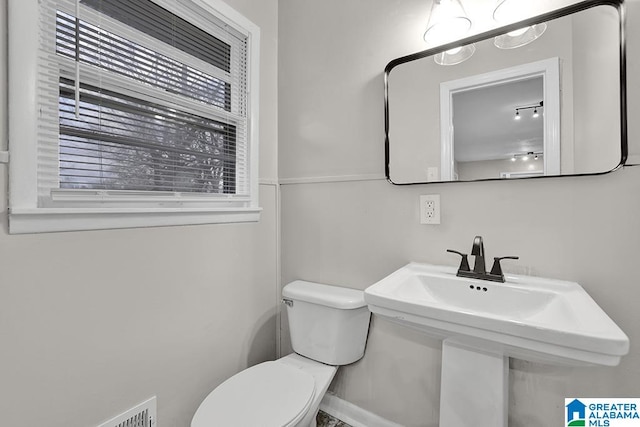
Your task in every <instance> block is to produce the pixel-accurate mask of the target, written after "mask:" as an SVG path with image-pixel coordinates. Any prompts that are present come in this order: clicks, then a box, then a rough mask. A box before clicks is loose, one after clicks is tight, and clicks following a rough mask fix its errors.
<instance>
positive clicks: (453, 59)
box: [424, 0, 476, 65]
mask: <svg viewBox="0 0 640 427" xmlns="http://www.w3.org/2000/svg"><path fill="white" fill-rule="evenodd" d="M469 29H471V20H470V19H469V17H468V16H467V14H466V12H465V11H464V8H463V7H462V3H460V0H433V4H432V5H431V13H430V14H429V21H428V22H427V30H426V31H425V33H424V41H425V42H427V43H429V44H431V45H434V46H437V45H441V44H445V43H448V42H451V41H454V40H457V39H460V38H462V37H463V36H464V35H465V34H466V33H467V32H468V31H469ZM475 51H476V48H475V45H474V44H473V43H472V44H469V45H466V46H460V47H456V48H453V49H449V50H447V51H445V52H442V53H439V54H437V55H435V56H434V61H435V62H436V64H439V65H455V64H459V63H461V62H463V61H466V60H467V59H469V58H471V56H472V55H473V53H474V52H475Z"/></svg>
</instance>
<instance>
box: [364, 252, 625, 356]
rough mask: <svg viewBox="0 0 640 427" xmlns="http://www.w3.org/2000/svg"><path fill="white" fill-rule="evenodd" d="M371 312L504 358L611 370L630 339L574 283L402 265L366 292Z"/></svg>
mask: <svg viewBox="0 0 640 427" xmlns="http://www.w3.org/2000/svg"><path fill="white" fill-rule="evenodd" d="M365 300H366V302H367V304H368V305H369V309H370V310H371V312H373V313H375V314H377V315H381V316H385V317H387V318H389V319H391V320H393V321H396V322H400V323H403V324H405V325H408V326H411V327H414V328H418V329H420V330H422V331H424V332H426V333H428V334H430V335H432V336H434V337H437V338H441V339H450V338H453V339H456V340H458V341H462V342H465V343H469V344H470V345H473V346H474V347H479V348H488V349H489V350H491V351H494V352H500V353H501V354H504V355H506V356H512V357H517V358H521V359H526V360H533V361H544V362H552V363H561V364H572V365H582V364H596V365H609V366H615V365H617V364H618V363H619V362H620V358H621V357H622V356H624V355H625V354H627V353H628V351H629V338H627V336H626V335H625V334H624V332H622V330H620V328H619V327H618V326H617V325H616V324H615V323H614V322H613V321H612V320H611V319H610V318H609V316H607V314H606V313H605V312H604V311H603V310H602V309H601V308H600V307H599V306H598V305H597V304H596V303H595V301H593V299H592V298H591V297H590V296H589V295H588V294H587V293H586V292H585V290H584V289H583V288H582V287H581V286H580V285H579V284H577V283H574V282H566V281H560V280H552V279H544V278H537V277H529V276H519V275H507V276H506V283H496V282H489V281H483V280H475V279H467V278H461V277H456V269H455V268H450V267H442V266H434V265H429V264H418V263H411V264H408V265H406V266H404V267H402V268H401V269H399V270H397V271H396V272H394V273H392V274H391V275H389V276H388V277H386V278H384V279H382V280H381V281H379V282H378V283H376V284H374V285H372V286H370V287H369V288H368V289H366V290H365Z"/></svg>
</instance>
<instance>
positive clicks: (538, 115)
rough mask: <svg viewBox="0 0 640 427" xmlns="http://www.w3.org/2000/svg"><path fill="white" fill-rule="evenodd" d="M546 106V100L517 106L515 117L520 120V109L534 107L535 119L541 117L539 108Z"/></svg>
mask: <svg viewBox="0 0 640 427" xmlns="http://www.w3.org/2000/svg"><path fill="white" fill-rule="evenodd" d="M543 107H544V101H540V103H539V104H534V105H523V106H522V107H516V115H515V117H514V119H515V120H520V117H521V116H520V110H531V109H533V115H532V116H531V117H533V118H534V119H537V118H538V117H540V113H539V112H538V108H543Z"/></svg>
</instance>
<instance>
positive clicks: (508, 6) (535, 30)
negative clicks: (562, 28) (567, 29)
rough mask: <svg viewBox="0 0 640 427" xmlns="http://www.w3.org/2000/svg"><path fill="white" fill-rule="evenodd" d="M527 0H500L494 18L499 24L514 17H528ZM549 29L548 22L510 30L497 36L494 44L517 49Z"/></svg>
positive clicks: (502, 47)
mask: <svg viewBox="0 0 640 427" xmlns="http://www.w3.org/2000/svg"><path fill="white" fill-rule="evenodd" d="M526 3H527V2H526V1H525V0H498V5H497V6H496V8H495V10H494V11H493V19H494V21H496V22H497V23H499V24H506V23H508V22H510V21H513V20H514V19H516V20H517V19H522V18H525V17H526V12H527V11H526V7H525V5H526ZM546 29H547V24H545V23H540V24H536V25H531V26H529V27H524V28H520V29H517V30H514V31H510V32H508V33H507V34H503V35H501V36H497V37H496V38H494V40H493V44H494V45H495V46H496V47H497V48H499V49H515V48H517V47H521V46H524V45H527V44H529V43H531V42H532V41H534V40H536V39H537V38H538V37H540V36H541V35H542V34H543V33H544V32H545V31H546Z"/></svg>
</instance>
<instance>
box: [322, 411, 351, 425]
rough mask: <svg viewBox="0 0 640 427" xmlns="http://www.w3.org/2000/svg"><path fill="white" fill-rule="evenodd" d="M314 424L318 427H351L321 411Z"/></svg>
mask: <svg viewBox="0 0 640 427" xmlns="http://www.w3.org/2000/svg"><path fill="white" fill-rule="evenodd" d="M316 422H317V423H318V427H351V426H350V425H349V424H347V423H344V422H342V421H340V420H339V419H337V418H334V417H332V416H331V415H329V414H327V413H326V412H322V411H319V412H318V416H317V417H316Z"/></svg>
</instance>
